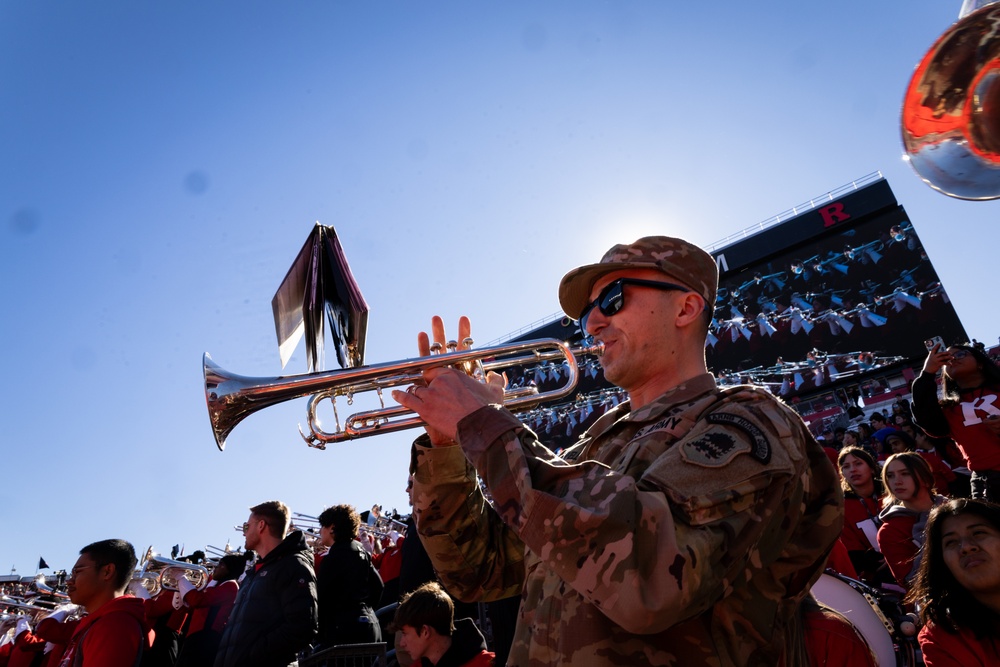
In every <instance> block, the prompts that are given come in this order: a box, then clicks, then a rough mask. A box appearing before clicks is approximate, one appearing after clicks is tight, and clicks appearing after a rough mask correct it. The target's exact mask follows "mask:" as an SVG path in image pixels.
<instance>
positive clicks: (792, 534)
mask: <svg viewBox="0 0 1000 667" xmlns="http://www.w3.org/2000/svg"><path fill="white" fill-rule="evenodd" d="M458 433H459V441H460V442H461V445H462V446H461V448H459V447H456V446H452V447H438V448H430V447H428V446H426V445H427V444H428V441H427V440H426V436H425V439H424V440H423V441H421V440H418V441H417V443H416V450H417V454H418V464H417V469H416V474H415V476H414V495H413V497H414V510H415V512H416V515H417V525H418V529H419V532H420V535H421V538H422V540H423V542H424V545H425V546H426V548H427V552H428V554H429V555H430V556H431V559H432V560H433V562H434V565H435V568H436V569H437V571H438V573H439V575H440V576H441V579H442V581H443V582H444V584H445V585H446V587H447V588H448V590H449V591H450V592H451V593H452V594H453V595H456V596H457V597H459V598H460V599H462V600H466V601H472V600H490V599H496V598H500V597H505V596H509V595H512V594H516V593H517V592H518V591H521V595H522V601H521V610H520V612H519V618H518V625H517V630H516V632H515V638H514V644H513V646H512V647H511V653H510V660H509V663H508V664H511V665H522V666H530V667H534V666H540V665H588V666H590V665H629V666H632V665H684V666H690V665H715V666H722V665H767V666H768V667H773V666H774V665H776V664H778V662H779V659H780V655H781V654H782V651H783V650H784V646H785V642H786V639H787V637H786V634H788V633H786V632H785V628H786V625H787V624H788V622H789V620H790V619H791V618H792V616H793V615H794V613H795V611H796V609H797V605H798V601H799V600H800V599H801V597H802V596H803V595H804V593H805V591H806V590H807V589H808V587H809V586H810V585H811V583H812V582H813V581H814V580H815V579H816V578H817V577H818V576H819V574H820V572H821V571H822V568H823V565H824V563H825V560H826V556H827V553H828V552H829V550H830V548H831V546H832V544H833V542H834V541H835V540H836V539H837V537H838V536H839V535H840V530H841V521H842V505H843V497H842V494H841V492H840V490H839V486H838V484H837V483H836V473H835V472H834V469H833V466H832V465H831V463H830V461H829V459H828V458H827V457H826V455H825V454H824V453H823V450H822V448H821V447H820V446H819V445H818V444H817V443H816V442H815V440H814V439H813V438H812V437H811V436H810V434H809V432H808V430H807V429H806V428H805V425H804V424H803V423H802V420H801V419H800V418H799V417H798V415H796V414H795V413H794V412H792V411H791V410H790V409H789V408H787V407H786V406H785V405H784V404H782V403H781V402H780V401H778V400H777V399H775V398H773V397H772V396H771V395H770V394H767V393H766V392H763V391H760V390H757V389H753V388H750V387H736V388H729V389H718V388H716V385H715V381H714V379H713V377H712V376H711V375H710V374H704V375H701V376H698V377H696V378H694V379H692V380H690V381H688V382H686V383H684V384H683V385H680V386H678V387H675V388H674V389H672V390H670V391H668V392H667V393H666V394H664V395H662V396H661V397H659V398H658V399H657V400H656V401H654V402H653V403H651V404H649V405H646V406H644V407H643V408H641V409H639V410H637V411H636V412H635V413H634V414H629V413H628V406H627V404H622V405H620V406H618V408H616V409H615V410H613V411H611V412H609V413H607V414H605V415H604V416H602V417H601V419H600V420H599V421H598V422H597V423H596V424H595V425H594V426H593V427H592V428H591V429H590V431H589V432H588V433H587V434H586V435H585V436H584V438H583V439H581V442H580V443H579V444H578V445H576V446H574V447H573V448H572V449H571V450H569V451H568V452H566V454H565V455H564V457H563V458H560V457H558V456H556V455H555V454H553V453H552V452H551V451H549V450H548V449H546V448H545V447H544V446H542V445H541V444H540V443H539V442H538V440H537V439H536V437H535V435H534V434H533V433H532V432H531V431H530V430H528V429H527V428H526V427H524V426H523V425H522V424H521V423H520V422H519V421H518V420H517V419H516V418H515V417H513V416H512V415H511V414H510V413H508V412H506V411H505V410H502V409H500V408H497V407H494V406H490V407H484V408H482V409H480V410H477V411H476V412H474V413H473V414H471V415H469V416H468V417H466V418H465V419H463V420H462V421H461V422H460V423H459V431H458ZM463 450H464V455H463ZM466 457H468V459H466ZM476 470H478V471H479V474H480V475H481V476H482V478H483V479H484V480H485V483H486V486H487V488H488V489H489V491H490V493H491V495H492V496H493V501H494V504H495V508H496V511H494V510H493V508H491V507H489V505H488V504H487V503H486V501H485V499H484V497H483V496H482V494H481V493H480V492H479V487H478V485H477V483H476Z"/></svg>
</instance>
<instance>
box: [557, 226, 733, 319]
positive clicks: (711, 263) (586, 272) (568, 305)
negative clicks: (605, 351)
mask: <svg viewBox="0 0 1000 667" xmlns="http://www.w3.org/2000/svg"><path fill="white" fill-rule="evenodd" d="M626 269H657V270H658V271H661V272H662V273H664V274H665V275H667V276H669V277H670V278H673V279H674V280H675V281H677V282H679V283H681V284H683V285H684V286H686V287H690V288H691V290H692V291H693V292H696V293H698V294H700V295H701V297H702V298H703V299H705V307H706V308H708V309H709V310H711V309H712V308H714V307H715V294H716V290H717V289H718V286H719V267H718V266H717V265H716V263H715V259H713V258H712V256H711V255H709V254H708V253H707V252H705V251H704V250H702V249H701V248H699V247H698V246H696V245H694V244H691V243H688V242H687V241H685V240H684V239H678V238H673V237H670V236H644V237H643V238H641V239H639V240H638V241H636V242H635V243H631V244H628V245H624V244H619V245H616V246H614V247H612V248H611V249H610V250H608V251H607V252H606V253H604V257H602V258H601V261H600V262H599V263H597V264H588V265H587V266H581V267H579V268H576V269H573V270H572V271H570V272H569V273H567V274H566V275H565V276H563V279H562V282H560V283H559V304H560V305H561V306H562V309H563V311H565V313H566V314H567V315H569V316H570V317H572V318H573V319H574V320H578V319H580V315H581V314H582V313H583V309H584V308H586V307H587V304H589V303H590V293H591V291H592V290H593V289H594V284H595V283H597V281H598V280H600V279H601V278H602V277H603V276H606V275H607V274H609V273H613V272H615V271H622V270H626Z"/></svg>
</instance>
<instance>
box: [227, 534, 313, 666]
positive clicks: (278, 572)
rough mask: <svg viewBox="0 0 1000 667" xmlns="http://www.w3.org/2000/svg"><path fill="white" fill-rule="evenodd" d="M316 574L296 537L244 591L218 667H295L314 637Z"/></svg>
mask: <svg viewBox="0 0 1000 667" xmlns="http://www.w3.org/2000/svg"><path fill="white" fill-rule="evenodd" d="M317 614H318V612H317V606H316V574H315V572H313V556H312V552H311V551H310V550H309V547H308V546H307V545H306V540H305V537H304V536H303V535H302V532H301V531H295V532H294V533H291V534H290V535H288V537H286V538H285V539H284V541H283V542H282V543H281V544H279V545H278V546H277V547H275V549H274V551H272V552H270V553H269V554H267V556H266V557H265V558H264V559H263V560H262V561H261V562H260V564H259V566H258V567H257V569H256V572H254V573H252V575H248V576H247V578H246V579H244V581H243V583H242V584H241V585H240V592H239V594H237V596H236V603H235V605H234V606H233V611H232V614H231V615H230V616H229V623H228V624H227V625H226V630H225V632H224V633H223V635H222V641H221V642H220V644H219V652H218V653H217V654H216V657H215V667H255V666H256V667H281V666H283V665H290V664H292V663H294V662H295V660H296V655H297V654H298V652H299V651H301V650H302V649H305V648H306V647H307V646H308V645H309V642H310V641H312V638H313V637H314V636H315V634H316V624H317Z"/></svg>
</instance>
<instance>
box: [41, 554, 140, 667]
mask: <svg viewBox="0 0 1000 667" xmlns="http://www.w3.org/2000/svg"><path fill="white" fill-rule="evenodd" d="M136 562H137V561H136V557H135V550H134V549H133V548H132V545H131V544H129V543H128V542H126V541H125V540H103V541H101V542H94V543H93V544H88V545H87V546H85V547H84V548H83V549H81V550H80V557H79V558H78V559H77V561H76V565H74V566H73V569H72V570H70V576H69V579H68V580H67V581H66V592H67V593H69V599H70V601H71V602H72V603H73V604H77V605H80V606H81V607H83V608H84V609H85V610H86V611H87V614H86V616H84V617H83V619H82V620H81V621H80V622H79V623H77V624H76V626H75V628H74V630H73V634H72V637H71V638H70V640H69V642H68V644H67V645H66V651H65V652H64V653H63V657H62V660H61V662H60V663H59V664H60V667H62V666H63V665H65V666H66V667H133V666H137V665H138V664H139V661H140V660H141V659H142V654H143V652H144V651H148V650H149V648H150V646H152V641H153V635H152V632H151V630H150V627H149V624H148V623H147V621H146V613H145V608H144V606H143V601H142V600H141V599H139V598H135V597H132V596H130V595H125V589H126V588H127V587H128V583H129V581H131V579H132V573H133V571H134V570H135V565H136Z"/></svg>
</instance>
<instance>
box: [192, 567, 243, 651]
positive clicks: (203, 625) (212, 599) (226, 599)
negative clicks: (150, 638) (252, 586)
mask: <svg viewBox="0 0 1000 667" xmlns="http://www.w3.org/2000/svg"><path fill="white" fill-rule="evenodd" d="M178 584H179V585H180V586H182V587H184V588H187V587H188V586H191V589H190V590H187V591H184V592H183V599H184V604H185V605H187V606H188V607H190V609H191V624H190V626H189V627H188V631H187V636H186V637H185V639H184V645H183V646H182V647H181V654H180V656H179V657H178V659H177V665H178V667H181V666H182V665H184V666H188V667H194V666H195V665H208V666H209V667H210V666H211V664H212V663H213V662H214V661H215V654H216V651H217V650H218V648H219V642H220V641H221V639H222V632H223V630H225V627H226V622H227V621H228V620H229V614H230V613H231V612H232V610H233V606H234V605H235V604H236V595H237V594H238V593H239V590H240V586H239V584H237V583H236V581H235V580H233V579H231V580H229V581H223V582H222V583H218V582H216V581H214V580H213V581H211V582H209V584H208V586H207V587H206V588H205V589H204V590H200V591H199V590H194V589H193V586H192V585H191V584H190V583H188V582H187V580H186V579H185V580H184V581H183V582H181V580H180V579H178ZM185 584H187V585H185Z"/></svg>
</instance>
